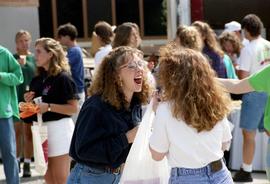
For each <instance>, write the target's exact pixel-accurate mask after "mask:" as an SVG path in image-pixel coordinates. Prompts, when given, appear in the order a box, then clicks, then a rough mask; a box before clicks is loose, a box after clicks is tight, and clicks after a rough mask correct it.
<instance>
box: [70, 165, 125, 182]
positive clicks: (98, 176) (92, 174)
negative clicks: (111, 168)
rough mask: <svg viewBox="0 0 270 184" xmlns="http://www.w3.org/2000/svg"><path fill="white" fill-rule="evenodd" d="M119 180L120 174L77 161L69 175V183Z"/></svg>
mask: <svg viewBox="0 0 270 184" xmlns="http://www.w3.org/2000/svg"><path fill="white" fill-rule="evenodd" d="M119 180H120V174H113V173H108V172H106V171H104V170H102V169H96V168H92V167H89V166H86V165H83V164H79V163H77V164H76V165H75V167H74V168H73V169H72V171H71V173H70V175H69V177H68V181H67V184H89V183H91V184H118V183H119Z"/></svg>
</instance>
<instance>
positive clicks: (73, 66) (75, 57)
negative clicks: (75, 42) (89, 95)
mask: <svg viewBox="0 0 270 184" xmlns="http://www.w3.org/2000/svg"><path fill="white" fill-rule="evenodd" d="M67 57H68V60H69V65H70V70H71V74H72V78H73V80H74V82H75V84H76V86H77V91H78V93H82V92H83V91H84V69H83V55H82V50H81V48H80V47H79V46H74V47H71V48H68V50H67Z"/></svg>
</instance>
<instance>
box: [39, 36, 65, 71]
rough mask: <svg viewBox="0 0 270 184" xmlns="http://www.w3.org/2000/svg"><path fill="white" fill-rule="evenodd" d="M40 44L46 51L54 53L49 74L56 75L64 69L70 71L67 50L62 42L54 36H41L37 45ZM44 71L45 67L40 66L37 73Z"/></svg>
mask: <svg viewBox="0 0 270 184" xmlns="http://www.w3.org/2000/svg"><path fill="white" fill-rule="evenodd" d="M37 45H40V46H41V47H43V48H44V49H45V50H46V52H51V53H52V58H51V61H50V64H49V69H48V76H56V75H57V74H59V73H60V72H62V71H66V72H69V73H70V67H69V64H68V61H67V58H66V56H65V52H64V50H63V48H62V46H61V44H60V43H59V42H58V41H56V40H54V39H52V38H40V39H37V40H36V43H35V46H37ZM43 71H44V69H43V68H41V67H38V68H37V73H38V74H40V73H42V72H43Z"/></svg>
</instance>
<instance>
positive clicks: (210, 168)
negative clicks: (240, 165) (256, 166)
mask: <svg viewBox="0 0 270 184" xmlns="http://www.w3.org/2000/svg"><path fill="white" fill-rule="evenodd" d="M222 162H223V161H222V159H219V160H216V161H213V162H211V163H209V164H208V165H207V166H204V167H201V168H196V169H191V168H183V167H174V168H172V170H171V175H172V176H186V175H196V174H206V173H209V172H210V173H215V172H217V171H220V170H221V169H222V167H223V163H222Z"/></svg>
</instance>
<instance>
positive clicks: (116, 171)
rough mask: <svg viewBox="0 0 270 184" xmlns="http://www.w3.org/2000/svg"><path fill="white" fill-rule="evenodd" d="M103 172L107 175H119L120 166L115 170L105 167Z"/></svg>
mask: <svg viewBox="0 0 270 184" xmlns="http://www.w3.org/2000/svg"><path fill="white" fill-rule="evenodd" d="M104 170H105V172H107V173H111V174H119V173H120V172H121V166H119V167H117V168H111V167H105V168H104Z"/></svg>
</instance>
